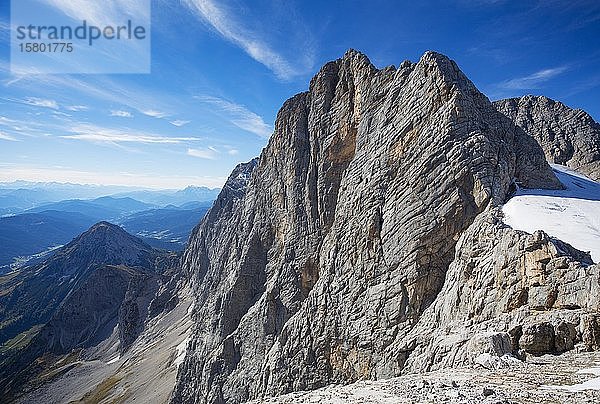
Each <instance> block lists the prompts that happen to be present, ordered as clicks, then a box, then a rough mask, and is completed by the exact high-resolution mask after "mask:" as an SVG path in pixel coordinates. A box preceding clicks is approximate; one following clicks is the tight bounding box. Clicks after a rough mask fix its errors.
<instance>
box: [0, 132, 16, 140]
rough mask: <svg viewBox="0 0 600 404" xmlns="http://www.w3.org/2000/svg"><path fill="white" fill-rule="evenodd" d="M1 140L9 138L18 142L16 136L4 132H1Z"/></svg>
mask: <svg viewBox="0 0 600 404" xmlns="http://www.w3.org/2000/svg"><path fill="white" fill-rule="evenodd" d="M0 140H9V141H11V142H18V140H17V139H15V138H14V137H12V136H10V135H8V134H6V133H4V132H0Z"/></svg>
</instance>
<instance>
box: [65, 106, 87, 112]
mask: <svg viewBox="0 0 600 404" xmlns="http://www.w3.org/2000/svg"><path fill="white" fill-rule="evenodd" d="M65 109H67V110H68V111H73V112H79V111H87V110H88V109H90V108H89V107H88V106H86V105H69V106H68V107H65Z"/></svg>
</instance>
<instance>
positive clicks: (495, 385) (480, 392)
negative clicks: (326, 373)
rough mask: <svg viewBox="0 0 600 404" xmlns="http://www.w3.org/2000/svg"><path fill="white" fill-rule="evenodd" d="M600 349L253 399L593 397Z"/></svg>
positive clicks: (380, 403) (599, 380)
mask: <svg viewBox="0 0 600 404" xmlns="http://www.w3.org/2000/svg"><path fill="white" fill-rule="evenodd" d="M598 402H600V354H599V353H597V352H595V353H574V352H570V353H567V354H563V355H559V356H553V355H544V356H540V357H532V358H529V360H528V361H527V362H515V363H513V365H512V366H510V367H508V368H504V369H497V370H489V369H485V368H483V367H480V366H479V367H472V368H458V369H443V370H438V371H434V372H429V373H424V374H412V375H406V376H402V377H397V378H393V379H389V380H382V381H361V382H357V383H354V384H351V385H347V386H342V385H331V386H328V387H325V388H321V389H318V390H315V391H310V392H296V393H291V394H286V395H284V396H280V397H275V398H266V399H262V400H256V401H253V402H252V403H255V404H258V403H264V404H295V403H307V404H308V403H315V404H316V403H324V404H327V403H331V404H333V403H336V404H337V403H339V404H341V403H347V404H359V403H360V404H367V403H373V404H384V403H385V404H388V403H390V404H391V403H397V404H400V403H431V404H433V403H481V404H509V403H523V404H526V403H527V404H539V403H557V404H558V403H572V404H583V403H590V404H591V403H598Z"/></svg>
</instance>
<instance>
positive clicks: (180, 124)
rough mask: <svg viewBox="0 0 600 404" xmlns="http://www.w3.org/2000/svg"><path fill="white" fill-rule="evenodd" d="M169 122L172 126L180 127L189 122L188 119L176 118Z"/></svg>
mask: <svg viewBox="0 0 600 404" xmlns="http://www.w3.org/2000/svg"><path fill="white" fill-rule="evenodd" d="M169 123H170V124H171V125H173V126H177V127H181V126H184V125H187V124H188V123H190V121H182V120H179V119H176V120H174V121H171V122H169Z"/></svg>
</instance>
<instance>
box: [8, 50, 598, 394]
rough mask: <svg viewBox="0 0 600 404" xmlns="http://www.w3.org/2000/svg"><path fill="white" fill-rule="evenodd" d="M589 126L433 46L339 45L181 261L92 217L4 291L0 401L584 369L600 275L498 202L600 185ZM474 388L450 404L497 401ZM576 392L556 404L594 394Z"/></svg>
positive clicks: (286, 389)
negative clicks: (490, 86) (507, 89)
mask: <svg viewBox="0 0 600 404" xmlns="http://www.w3.org/2000/svg"><path fill="white" fill-rule="evenodd" d="M598 128H599V126H598V124H597V123H595V122H594V121H593V119H592V118H591V117H590V116H589V115H587V114H586V113H584V112H583V111H579V110H572V109H570V108H568V107H566V106H564V105H563V104H561V103H558V102H555V101H552V100H549V99H547V98H544V97H530V96H528V97H523V98H521V99H511V100H503V101H497V102H495V103H491V102H490V101H489V100H488V98H487V97H486V96H485V95H483V94H482V93H481V92H479V91H478V89H477V88H476V87H475V85H474V84H473V83H472V82H471V81H470V80H469V79H468V78H467V77H466V76H465V75H464V74H463V73H462V72H461V70H460V69H459V67H458V66H457V64H456V63H455V62H453V61H452V60H450V59H449V58H447V57H446V56H443V55H441V54H438V53H435V52H427V53H425V54H424V55H423V56H422V58H421V59H420V60H419V61H418V62H416V63H413V62H410V61H405V62H403V63H401V64H400V65H399V67H394V66H390V67H386V68H384V69H377V68H376V67H375V66H373V64H372V63H371V62H370V61H369V59H368V58H367V57H366V56H365V55H363V54H361V53H360V52H357V51H354V50H350V51H348V52H347V53H346V54H345V55H344V56H343V57H342V58H340V59H338V60H336V61H333V62H330V63H327V64H326V65H325V66H323V67H322V68H321V70H320V71H319V72H318V73H317V75H316V76H315V77H314V78H313V79H312V80H311V82H310V86H309V89H308V91H306V92H304V93H301V94H298V95H296V96H294V97H292V98H291V99H289V100H288V101H286V102H285V103H284V105H283V106H282V108H281V110H280V111H279V113H278V115H277V120H276V123H275V130H274V133H273V135H272V136H271V138H270V140H269V144H268V146H267V147H266V148H265V149H264V150H263V152H262V154H261V155H260V157H258V158H256V159H254V160H252V161H250V162H248V163H244V164H240V165H238V166H237V167H236V168H235V169H234V171H233V172H232V174H231V175H230V177H229V179H228V180H227V182H226V184H225V185H224V187H223V188H222V190H221V192H220V194H219V196H218V197H217V199H216V201H215V202H214V204H213V206H212V208H211V209H210V210H209V211H208V213H207V214H206V215H205V216H204V218H203V219H202V221H201V222H200V223H199V224H198V225H197V226H196V228H195V229H194V231H193V232H192V235H191V237H190V240H189V242H188V246H187V248H186V250H185V251H184V253H183V254H182V256H181V257H179V256H177V255H175V254H168V253H165V252H163V251H160V250H156V249H154V248H152V247H150V246H148V245H147V244H145V243H144V242H142V241H141V240H138V239H136V238H135V237H132V236H130V235H128V234H127V233H125V232H124V231H123V230H122V229H120V228H118V227H116V226H113V225H110V224H108V223H104V222H102V223H99V224H97V225H95V226H94V227H92V228H91V229H90V230H89V231H88V232H86V233H84V234H83V235H82V236H80V237H79V238H77V239H76V240H74V241H73V242H72V243H71V244H69V245H67V246H65V247H63V248H61V249H59V250H57V252H56V253H55V254H54V255H53V256H52V257H51V258H48V259H47V260H46V261H44V262H43V263H41V264H37V265H34V266H30V267H25V268H23V269H21V270H20V271H18V272H11V273H9V274H7V275H5V276H3V277H0V291H1V293H0V310H1V311H0V312H1V313H2V314H3V320H2V327H1V328H0V332H1V333H2V334H0V336H1V337H2V342H5V344H4V346H6V345H7V344H6V342H7V341H12V345H11V344H9V345H10V346H13V347H14V349H15V351H13V353H12V354H9V355H6V356H4V357H1V358H0V359H2V360H3V362H2V366H0V378H2V382H1V384H0V387H2V389H3V390H2V391H1V393H2V394H4V395H5V397H7V398H9V399H11V400H16V401H20V402H44V401H46V402H47V401H51V402H69V401H77V400H82V401H84V402H165V401H170V402H172V403H203V404H204V403H211V404H212V403H241V402H246V401H250V400H261V399H264V398H266V397H275V398H271V399H269V400H271V401H269V402H278V401H277V400H278V398H277V397H279V396H282V395H285V394H288V395H287V396H282V398H281V400H282V401H280V402H299V401H301V400H302V398H301V397H305V399H306V400H310V399H311V398H310V397H307V396H302V395H296V396H294V394H300V393H294V392H299V391H305V390H315V389H321V390H319V391H320V392H321V393H318V394H326V395H327V394H330V393H328V392H325V393H323V391H324V390H323V389H322V388H326V386H329V385H332V384H344V385H345V384H349V383H353V382H357V381H361V380H377V381H378V382H377V383H380V381H382V380H388V379H391V378H395V379H394V380H395V381H394V382H393V383H392V384H390V385H389V386H392V387H390V389H393V388H394V387H393V386H401V387H398V388H396V392H398V395H397V396H396V397H397V398H398V400H399V401H401V400H405V401H406V402H411V400H412V402H421V401H427V400H430V401H431V400H433V401H432V402H435V401H438V400H436V399H437V398H439V397H438V396H435V394H441V395H443V394H445V393H444V391H445V390H444V389H445V387H440V386H438V385H437V384H436V385H435V387H433V385H431V386H432V387H427V386H429V385H430V384H429V383H432V382H430V381H428V380H431V378H432V377H433V376H427V377H421V376H419V375H420V374H422V373H424V372H432V373H428V374H429V375H438V376H436V377H441V378H448V377H450V376H448V373H444V372H446V369H448V368H455V369H462V370H461V371H456V373H454V372H452V373H453V374H454V375H470V376H464V383H466V384H468V383H470V382H469V381H468V380H472V383H476V380H483V379H485V378H486V377H488V376H489V374H493V372H496V371H498V370H499V369H500V370H501V369H515V370H513V371H512V372H513V373H511V375H512V376H511V377H512V379H511V378H510V377H506V378H504V379H503V380H506V381H507V383H509V382H510V383H513V384H515V383H516V384H517V385H518V383H519V376H518V375H525V374H526V372H531V369H532V368H527V367H526V366H534V364H536V363H538V359H539V357H541V356H542V355H546V354H552V355H559V354H562V355H566V356H562V355H560V356H557V358H558V359H556V361H554V360H553V361H551V362H548V361H545V362H544V363H546V366H550V365H547V363H563V362H565V361H567V360H566V359H564V358H572V357H574V356H568V355H579V354H581V355H593V354H586V352H590V351H598V350H600V311H599V309H600V267H599V266H598V264H596V263H594V262H593V260H592V258H591V256H590V254H589V253H588V252H585V251H578V250H576V249H575V248H574V247H572V246H571V245H570V244H568V240H559V239H556V238H554V237H551V236H550V235H548V234H546V233H544V232H543V231H536V232H533V234H528V233H525V232H523V231H518V230H514V229H513V228H511V227H510V226H508V225H507V224H505V223H504V221H503V219H504V217H503V213H502V206H503V205H504V204H505V203H506V202H507V201H508V200H510V198H511V197H512V196H513V195H515V193H516V192H518V191H519V190H523V189H529V190H532V189H545V190H549V191H553V190H554V191H556V190H564V189H566V187H565V185H564V184H563V183H561V181H559V179H558V177H557V175H556V174H555V172H554V171H553V169H552V167H551V166H550V165H549V163H552V164H555V163H556V164H561V165H566V166H568V167H570V168H572V169H575V170H579V171H581V172H582V173H584V174H586V175H588V176H589V177H590V178H592V179H595V180H598V179H599V178H598V175H600V172H599V171H598V168H599V167H600V165H599V164H600V154H599V150H600V148H599V147H600V146H599V142H600V132H599V130H598ZM595 220H597V218H595ZM599 242H600V240H599ZM5 319H7V320H5ZM19 336H20V337H19ZM16 337H19V338H17V340H15V338H16ZM18 341H26V342H23V343H20V344H17V342H18ZM17 345H18V346H17ZM14 352H17V355H15V354H14ZM113 357H114V358H113ZM596 357H597V356H594V357H592V356H587V357H585V356H584V359H585V358H588V360H587V362H585V360H583V359H582V360H583V361H584V362H585V363H589V362H590V361H591V360H592V359H590V358H596ZM111 358H112V359H111ZM561 358H563V359H561ZM577 358H579V357H577ZM569 360H570V359H569ZM561 361H562V362H561ZM542 362H543V361H542ZM542 365H543V364H542ZM542 365H540V366H542ZM557 366H558V365H557ZM470 369H479V370H477V371H471V370H470ZM524 369H525V370H524ZM537 369H540V368H537ZM483 371H486V372H492V373H489V374H483V373H481V372H483ZM575 371H576V369H575V370H573V373H574V372H575ZM436 372H437V373H436ZM461 372H462V373H461ZM469 372H471V373H469ZM519 372H521V373H519ZM515 374H516V375H517V376H515ZM478 375H479V376H478ZM485 380H487V381H489V380H491V379H490V378H489V377H488V378H487V379H485ZM536 380H537V379H536ZM553 380H554V379H553ZM487 381H485V382H484V381H481V383H487ZM381 383H385V382H381ZM415 383H417V384H415ZM461 383H463V381H461ZM527 383H529V384H526V382H525V381H524V382H523V386H525V385H527V386H528V387H527V388H531V387H530V386H532V385H535V384H536V383H537V386H538V387H539V385H540V383H538V381H535V382H534V381H531V379H528V381H527ZM413 384H414V385H413ZM454 384H455V382H454V381H452V382H449V384H448V386H447V387H448V388H449V389H452V388H455V387H456V386H454ZM418 386H421V387H422V388H421V387H418ZM343 389H345V388H341V387H340V388H334V389H332V390H330V392H331V394H333V395H331V394H330V395H329V396H327V397H330V398H331V400H332V401H334V402H335V399H336V396H335V394H340V396H337V397H338V398H337V399H339V400H341V399H342V398H340V397H347V398H348V397H350V396H352V393H351V392H349V391H350V390H345V391H343ZM348 389H352V387H351V386H348ZM474 391H475V390H470V391H469V392H468V394H467V393H466V392H463V393H464V394H466V395H464V396H463V401H462V402H480V401H481V402H483V400H484V398H485V397H488V396H492V395H494V394H495V393H494V391H492V392H491V393H490V392H489V390H488V391H486V390H485V389H484V390H483V393H481V392H480V391H479V390H477V392H476V393H474ZM463 393H460V392H457V393H456V394H463ZM302 394H304V393H302ZM344 394H345V396H344ZM418 394H423V396H419V395H418ZM427 394H429V395H431V394H434V396H433V398H431V397H430V396H428V395H427ZM552 394H553V393H552V390H540V392H539V396H536V397H537V398H536V402H539V401H540V400H542V401H543V400H544V399H545V398H549V397H552ZM565 394H567V393H565ZM574 394H576V395H575V396H564V397H566V398H564V400H563V401H572V402H577V401H581V400H587V399H590V400H593V399H596V398H598V394H597V392H596V393H595V392H593V391H592V392H587V391H584V390H580V391H577V392H576V393H574ZM286 397H287V398H286ZM294 397H296V398H297V400H296V401H295V398H294ZM298 397H300V398H298ZM319 397H321V399H319ZM323 397H325V396H323V395H321V396H312V399H316V400H321V401H322V400H325V399H323ZM423 397H424V398H423ZM457 397H458V398H460V397H459V396H455V397H454V398H457ZM502 397H504V398H506V399H511V397H512V398H514V397H513V396H511V395H510V394H509V393H507V394H506V395H503V396H502ZM561 397H563V396H561ZM458 398H457V400H458V401H460V399H458ZM285 400H288V401H285ZM561 400H562V399H561ZM356 402H361V401H360V400H359V401H356ZM401 402H402V401H401Z"/></svg>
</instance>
